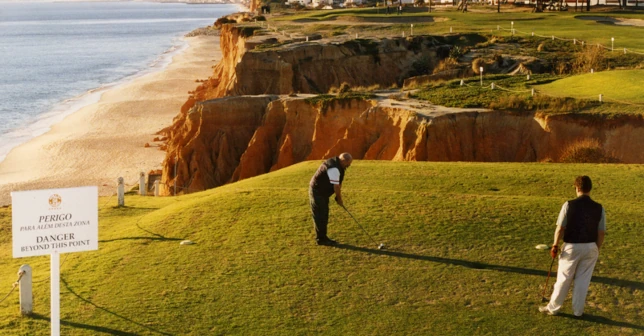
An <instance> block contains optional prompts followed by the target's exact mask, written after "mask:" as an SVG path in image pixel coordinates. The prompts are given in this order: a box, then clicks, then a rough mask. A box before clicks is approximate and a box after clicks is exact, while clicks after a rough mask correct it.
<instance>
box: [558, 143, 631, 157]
mask: <svg viewBox="0 0 644 336" xmlns="http://www.w3.org/2000/svg"><path fill="white" fill-rule="evenodd" d="M559 162H563V163H619V162H620V161H619V160H618V159H617V158H616V157H613V156H611V155H609V154H608V153H606V151H605V150H604V148H602V146H601V144H600V143H599V141H598V140H597V139H583V140H579V141H577V142H575V143H573V144H571V145H569V146H568V147H567V148H566V149H564V151H563V152H562V153H561V157H560V158H559Z"/></svg>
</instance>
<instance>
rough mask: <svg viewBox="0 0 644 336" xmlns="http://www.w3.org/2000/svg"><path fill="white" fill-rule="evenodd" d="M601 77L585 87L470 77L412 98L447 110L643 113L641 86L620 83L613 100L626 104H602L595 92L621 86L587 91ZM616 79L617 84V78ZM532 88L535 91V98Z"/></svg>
mask: <svg viewBox="0 0 644 336" xmlns="http://www.w3.org/2000/svg"><path fill="white" fill-rule="evenodd" d="M637 73H640V76H641V73H642V71H641V70H638V71H635V72H634V73H633V75H635V76H636V75H637ZM603 74H604V73H595V74H594V75H595V76H597V77H593V78H595V79H594V80H593V81H591V83H588V84H579V83H587V76H589V75H580V76H572V77H567V78H566V77H563V76H554V75H549V74H542V75H534V76H531V77H530V79H529V80H528V79H527V77H526V76H512V75H492V76H485V77H484V79H483V85H481V82H480V79H479V78H476V77H471V78H467V79H464V80H463V85H461V80H459V79H456V80H451V81H447V82H438V83H435V84H432V85H428V86H425V87H423V88H420V89H419V90H417V91H415V92H414V93H412V94H411V96H412V97H414V98H417V99H422V100H427V101H429V102H431V103H432V104H435V105H443V106H448V107H483V108H490V109H496V110H510V111H517V112H522V111H525V112H542V113H569V112H584V113H591V114H601V115H606V116H616V115H620V114H638V115H642V114H644V105H642V104H640V103H639V102H640V101H641V99H642V98H641V94H640V92H642V90H644V83H629V84H626V83H623V82H622V84H620V85H621V87H623V88H625V90H622V91H621V94H620V95H615V96H612V97H619V98H621V99H623V100H624V101H626V102H627V103H624V102H620V101H618V99H616V98H612V99H605V100H604V102H603V103H602V102H600V101H599V95H598V94H596V92H598V91H601V92H606V93H605V95H606V97H608V96H609V94H613V93H614V92H616V91H619V87H620V86H619V85H617V84H616V83H613V84H615V86H614V87H612V88H608V87H607V86H604V85H599V87H593V88H592V89H590V88H591V87H592V85H593V84H595V85H597V83H600V82H602V78H604V75H603ZM605 77H606V78H615V75H614V74H612V73H610V72H607V75H606V76H605ZM562 78H563V79H562ZM616 80H617V81H619V79H616ZM559 81H563V82H564V84H558V83H559ZM546 83H550V84H546ZM609 83H610V81H609ZM492 84H494V89H492ZM541 84H543V85H541ZM582 85H583V86H584V87H588V90H585V89H583V90H582V89H579V88H580V87H581V86H582ZM564 87H565V88H564ZM532 88H534V89H535V95H534V96H533V95H532Z"/></svg>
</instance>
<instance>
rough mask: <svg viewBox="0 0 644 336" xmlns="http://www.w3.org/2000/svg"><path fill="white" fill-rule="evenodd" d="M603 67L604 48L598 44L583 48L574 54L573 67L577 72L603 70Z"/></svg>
mask: <svg viewBox="0 0 644 336" xmlns="http://www.w3.org/2000/svg"><path fill="white" fill-rule="evenodd" d="M603 68H604V50H603V49H602V48H601V47H598V46H592V47H586V48H583V49H582V50H581V51H580V52H578V53H576V54H575V60H574V63H573V69H574V71H575V72H578V73H586V72H590V69H595V71H600V70H603Z"/></svg>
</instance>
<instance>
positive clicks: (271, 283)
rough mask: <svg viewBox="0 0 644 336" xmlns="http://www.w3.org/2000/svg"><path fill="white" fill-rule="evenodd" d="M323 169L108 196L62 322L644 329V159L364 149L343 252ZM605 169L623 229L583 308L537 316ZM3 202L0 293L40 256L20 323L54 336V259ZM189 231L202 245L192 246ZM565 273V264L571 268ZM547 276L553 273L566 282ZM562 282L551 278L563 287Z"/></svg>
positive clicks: (78, 256)
mask: <svg viewBox="0 0 644 336" xmlns="http://www.w3.org/2000/svg"><path fill="white" fill-rule="evenodd" d="M318 165H319V162H318V161H315V162H304V163H301V164H298V165H295V166H291V167H288V168H285V169H282V170H279V171H276V172H273V173H270V174H266V175H262V176H258V177H255V178H251V179H247V180H244V181H241V182H238V183H233V184H229V185H226V186H223V187H220V188H216V189H212V190H208V191H205V192H200V193H195V194H191V195H186V196H181V197H166V198H154V197H139V196H128V197H126V205H127V206H126V207H124V208H116V207H115V205H116V198H101V199H100V200H99V205H100V213H99V239H100V243H99V250H98V251H92V252H82V253H71V254H67V255H64V256H62V257H61V260H63V261H64V262H63V263H62V266H61V319H62V334H64V335H96V334H97V333H105V334H114V335H117V334H119V335H130V334H146V335H157V334H161V335H186V334H189V335H224V334H225V335H229V334H245V335H250V334H262V335H283V334H290V335H305V334H318V333H320V334H325V335H357V334H368V335H379V334H382V333H383V332H385V333H386V334H396V335H405V334H408V335H411V334H414V335H418V334H436V333H440V334H442V335H473V334H501V335H525V334H534V335H536V334H547V335H552V334H558V333H560V332H561V330H566V331H567V332H568V333H570V334H592V335H616V334H636V333H641V332H642V331H644V325H643V324H642V319H641V312H642V309H643V308H644V271H643V270H642V267H641V265H642V264H643V263H644V253H643V252H644V251H643V247H642V244H641V237H642V236H643V235H644V226H642V225H641V218H642V217H644V206H643V204H644V199H643V197H644V196H643V195H642V192H641V186H640V185H639V184H637V183H633V178H636V177H637V176H642V175H644V166H642V165H577V164H571V165H564V164H519V163H430V162H387V161H355V162H354V164H353V165H352V166H351V169H350V171H349V172H348V174H347V177H346V180H345V185H344V188H343V193H344V195H345V203H346V205H347V207H348V209H349V210H350V211H351V212H352V214H353V215H354V216H355V217H356V219H357V220H358V221H359V222H360V224H361V225H362V226H363V227H364V228H365V229H366V230H367V231H368V232H369V233H370V234H372V235H373V236H374V238H375V240H376V241H377V242H379V243H380V242H382V243H384V244H386V246H387V247H388V249H387V250H378V249H377V248H376V246H375V245H374V244H373V243H372V242H371V241H370V240H369V238H368V237H367V236H366V235H365V234H364V233H363V232H362V231H361V230H360V228H358V227H357V226H356V225H355V223H354V222H352V219H351V218H350V217H349V216H348V215H347V214H346V213H345V212H344V211H343V210H341V209H340V208H339V207H337V206H336V205H334V204H332V205H331V216H330V226H329V232H330V235H331V237H333V238H335V239H337V240H338V241H339V242H341V243H342V245H340V246H339V247H338V248H331V247H319V246H315V245H314V243H313V233H312V225H311V218H310V212H309V209H308V203H307V194H306V193H307V185H308V181H309V179H310V177H311V175H312V174H313V173H314V171H315V169H317V167H318ZM578 174H588V175H590V176H591V177H593V182H594V186H595V187H594V190H593V198H594V199H596V200H597V201H599V202H601V203H602V204H603V205H604V206H605V207H606V209H607V219H608V232H609V234H608V235H607V238H606V243H605V245H604V246H603V248H602V251H601V255H600V259H599V262H598V264H597V268H596V269H595V274H594V277H593V280H592V283H591V285H590V292H589V295H588V305H587V308H586V314H585V317H584V318H583V319H573V318H571V312H570V301H569V300H568V301H566V305H565V307H564V311H563V312H564V314H563V315H560V316H557V317H552V316H546V315H544V314H541V313H539V312H538V311H537V306H538V305H539V304H540V298H541V292H542V290H543V285H544V283H545V281H546V275H547V270H548V266H549V265H550V260H551V259H550V257H549V255H548V253H547V251H542V250H537V249H535V248H534V247H535V245H537V244H549V243H551V241H552V234H553V231H554V222H555V220H556V216H557V214H558V211H559V209H560V207H561V204H562V203H563V202H564V201H566V200H568V199H571V198H573V197H574V190H573V188H572V180H573V178H574V176H576V175H578ZM10 226H11V223H10V209H9V208H0V233H1V234H0V260H2V266H3V267H1V268H0V280H1V281H0V293H1V294H2V296H4V295H5V294H6V293H7V292H8V291H9V290H10V288H11V283H12V282H13V281H14V280H15V279H16V272H17V270H18V268H19V267H20V265H22V264H25V263H28V264H30V265H31V266H32V267H33V276H34V281H36V283H35V285H34V294H35V298H36V299H35V307H34V309H35V310H34V311H35V316H34V317H21V316H20V313H19V310H18V295H17V292H14V293H13V294H12V295H11V296H9V297H8V298H7V300H6V301H4V302H2V303H1V304H0V329H1V330H2V333H3V334H7V335H48V334H49V321H48V316H49V280H48V277H49V258H48V257H46V256H43V257H32V258H22V259H12V258H11V238H10ZM183 239H190V240H192V241H194V242H196V244H195V245H188V246H185V245H180V244H179V242H180V241H181V240H183ZM555 268H556V266H555ZM550 280H551V281H550V284H549V287H550V286H551V285H552V283H553V281H552V279H550ZM550 290H551V289H550V288H549V291H548V292H550Z"/></svg>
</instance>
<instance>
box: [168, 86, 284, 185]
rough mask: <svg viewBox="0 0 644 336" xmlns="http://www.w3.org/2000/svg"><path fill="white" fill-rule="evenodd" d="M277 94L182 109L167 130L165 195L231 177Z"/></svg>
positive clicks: (218, 182) (198, 104) (221, 101)
mask: <svg viewBox="0 0 644 336" xmlns="http://www.w3.org/2000/svg"><path fill="white" fill-rule="evenodd" d="M276 98H277V97H276V96H254V97H226V98H221V99H217V100H212V101H207V102H203V103H197V104H196V105H195V106H194V107H193V108H192V109H190V110H189V111H186V112H185V113H181V114H180V115H179V117H178V118H176V119H175V121H174V124H173V125H172V127H170V128H169V129H167V130H166V132H167V133H168V134H169V140H168V149H167V155H166V159H165V161H164V163H163V177H162V180H161V182H162V186H163V187H162V189H161V190H162V191H161V192H162V194H166V195H169V194H170V195H171V194H175V193H188V192H192V191H198V190H205V189H208V188H212V187H216V186H219V185H222V184H225V183H227V182H229V181H230V180H231V177H232V176H233V173H234V171H235V169H236V168H237V166H238V165H239V158H240V157H241V155H242V154H243V153H244V152H246V150H247V148H248V143H249V141H250V139H251V138H252V137H253V134H254V133H255V131H256V130H257V128H258V127H259V126H260V125H261V124H262V119H263V116H264V112H265V110H266V106H267V105H268V103H269V102H270V101H272V100H274V99H276ZM175 183H176V184H175ZM175 186H176V190H175Z"/></svg>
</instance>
